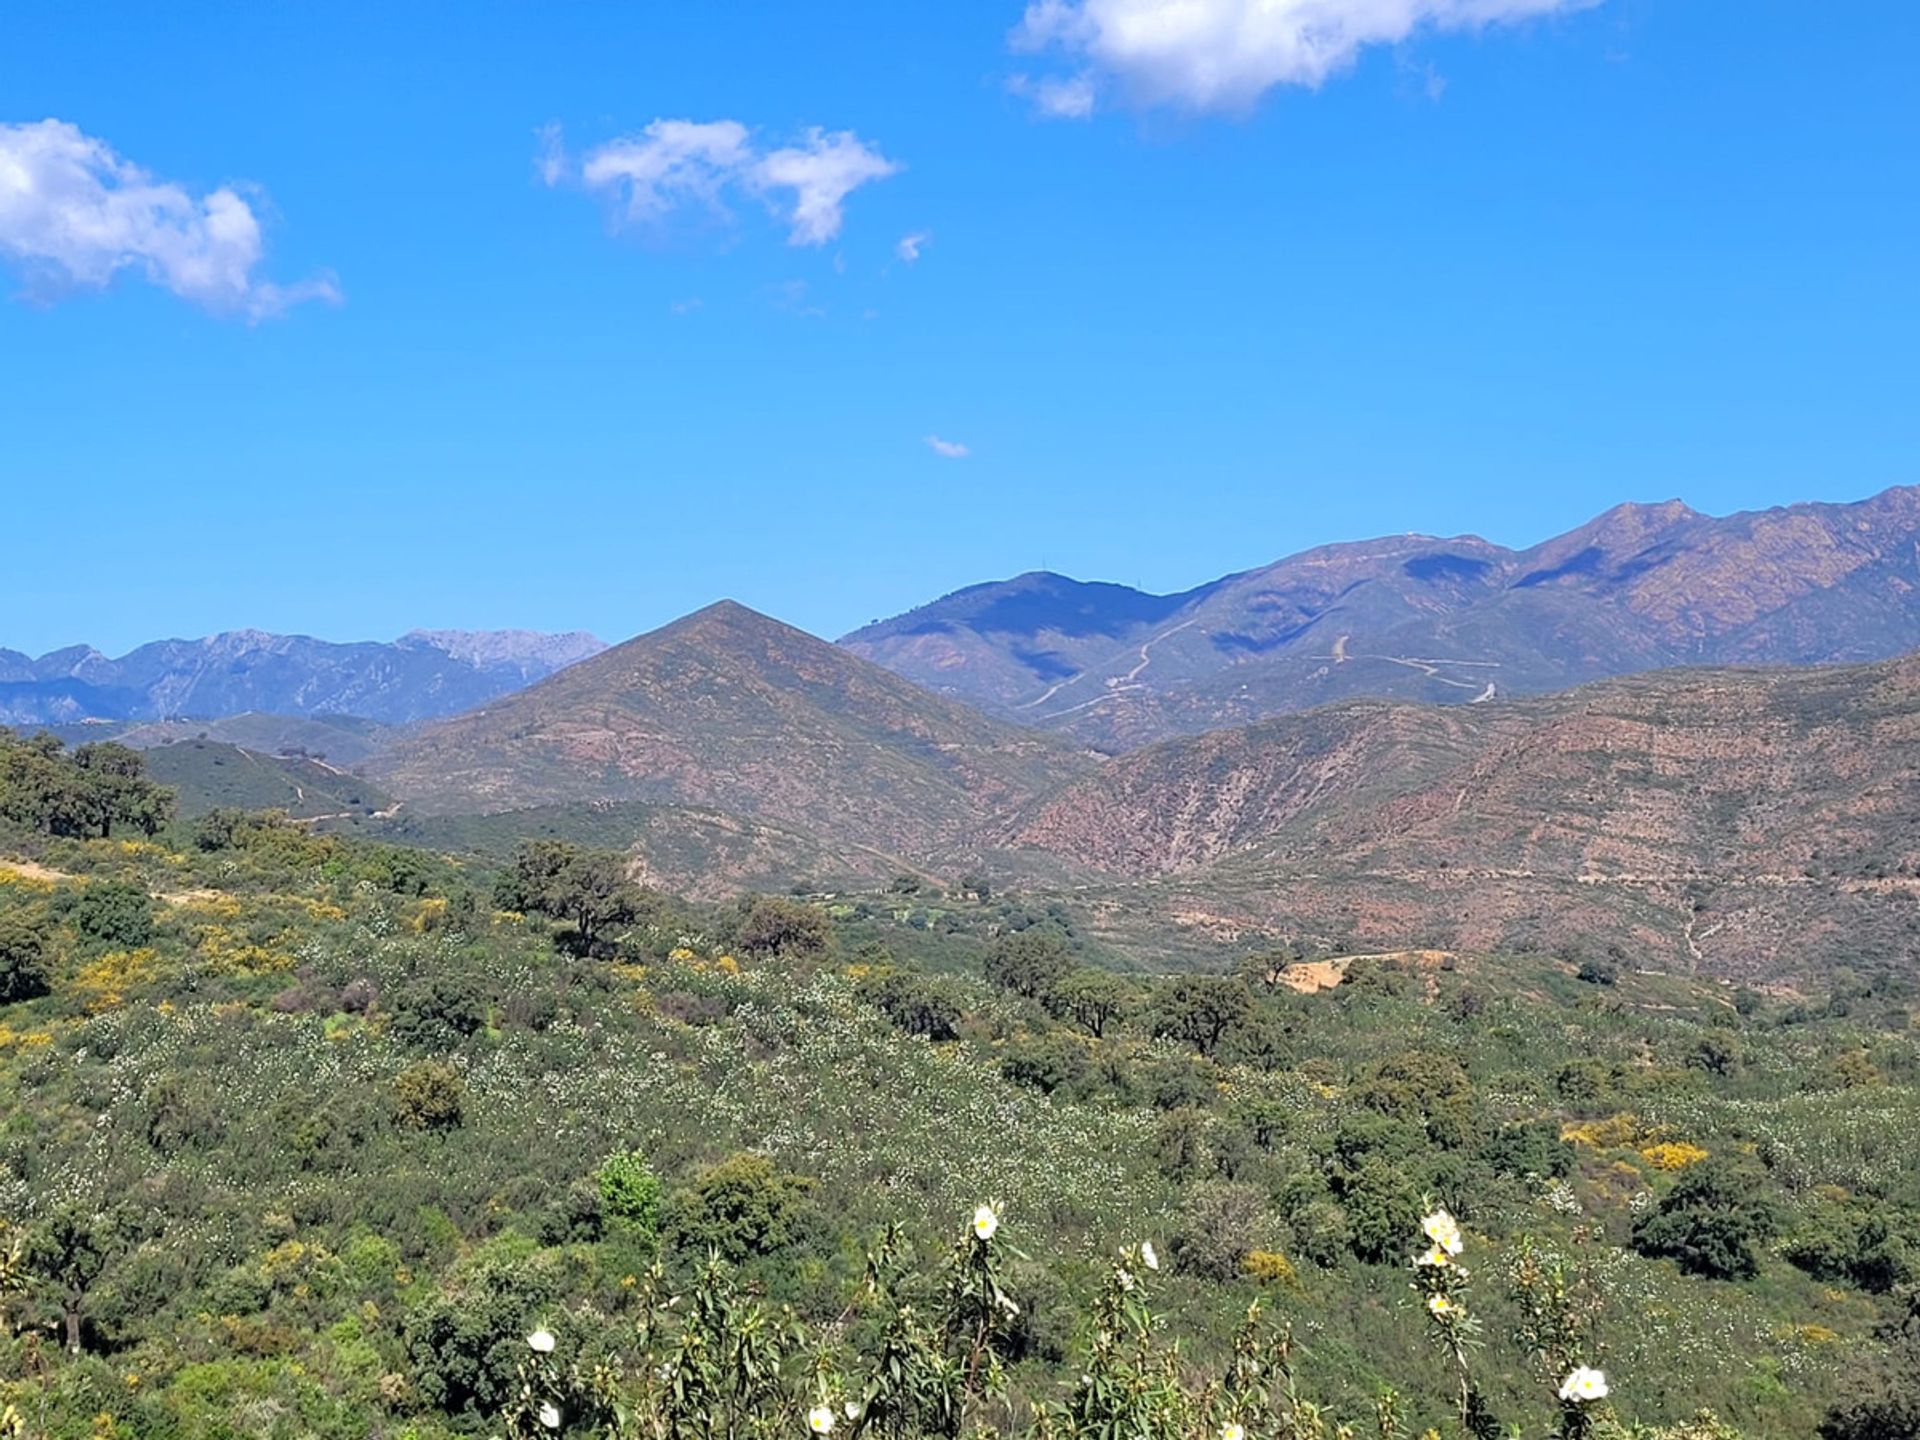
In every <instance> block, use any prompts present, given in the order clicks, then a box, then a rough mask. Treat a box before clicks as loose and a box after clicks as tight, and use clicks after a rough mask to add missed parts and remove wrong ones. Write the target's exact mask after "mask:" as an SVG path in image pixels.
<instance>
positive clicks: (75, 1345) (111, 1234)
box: [28, 1201, 122, 1355]
mask: <svg viewBox="0 0 1920 1440" xmlns="http://www.w3.org/2000/svg"><path fill="white" fill-rule="evenodd" d="M120 1218H121V1217H120V1216H118V1215H117V1214H115V1213H114V1212H113V1211H111V1210H94V1209H91V1208H89V1207H88V1206H87V1205H84V1204H82V1203H80V1202H77V1201H69V1202H67V1203H65V1204H62V1205H60V1206H59V1207H58V1208H56V1209H55V1210H54V1211H53V1213H52V1214H50V1215H49V1216H47V1218H46V1220H45V1221H43V1222H42V1223H41V1225H40V1226H39V1228H38V1229H36V1230H35V1231H34V1233H33V1237H32V1239H31V1240H30V1241H29V1244H28V1265H29V1267H30V1268H31V1269H32V1271H33V1272H34V1273H35V1274H37V1275H39V1276H41V1277H42V1278H43V1279H45V1281H46V1282H47V1283H48V1285H49V1287H50V1288H51V1289H52V1291H53V1296H54V1300H55V1302H56V1303H57V1304H58V1305H59V1307H60V1323H61V1329H62V1332H63V1334H64V1336H65V1340H66V1347H67V1353H68V1354H70V1355H78V1354H79V1353H80V1341H81V1326H82V1322H83V1321H84V1319H85V1317H86V1310H87V1300H88V1297H89V1295H90V1294H91V1293H92V1291H93V1287H94V1285H95V1283H96V1282H97V1281H98V1280H99V1279H100V1277H101V1275H102V1274H103V1273H104V1272H105V1270H106V1268H107V1266H108V1264H109V1263H111V1261H112V1260H113V1258H114V1257H115V1255H117V1254H118V1253H119V1251H120V1250H121V1248H122V1237H121V1230H122V1226H121V1224H120Z"/></svg>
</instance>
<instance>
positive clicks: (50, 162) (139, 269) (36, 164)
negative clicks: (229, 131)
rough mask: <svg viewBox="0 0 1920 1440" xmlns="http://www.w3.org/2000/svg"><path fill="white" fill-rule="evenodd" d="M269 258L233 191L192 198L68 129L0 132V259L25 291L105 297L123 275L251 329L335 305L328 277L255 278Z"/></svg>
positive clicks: (3, 128) (249, 210) (7, 128)
mask: <svg viewBox="0 0 1920 1440" xmlns="http://www.w3.org/2000/svg"><path fill="white" fill-rule="evenodd" d="M265 248H266V247H265V244H264V242H263V240H262V238H261V230H260V219H259V217H258V216H257V215H256V214H255V213H254V210H253V207H252V206H251V205H249V204H248V203H247V201H246V200H244V199H243V198H241V196H240V194H239V192H238V191H236V190H234V189H233V188H232V187H230V186H224V185H223V186H221V187H220V188H219V189H218V190H212V191H209V192H208V193H207V194H205V195H202V196H199V197H197V198H196V197H195V196H194V195H193V194H192V193H190V192H189V191H188V190H187V189H186V188H185V187H183V186H180V185H176V184H173V183H172V182H170V181H164V180H156V179H155V178H154V177H153V176H151V175H149V174H148V173H147V172H146V171H144V170H142V169H141V168H140V167H139V166H137V165H134V164H132V163H131V162H130V161H128V160H126V159H124V158H122V157H121V156H120V155H119V154H117V153H116V152H115V151H114V150H113V149H112V147H111V146H109V145H107V144H106V142H105V141H102V140H97V139H95V138H93V137H92V136H90V135H87V134H86V133H84V132H83V131H81V130H80V128H79V127H78V126H75V125H70V124H67V123H66V122H65V121H61V120H42V121H39V122H37V123H34V124H25V125H0V255H4V256H7V257H10V258H11V259H12V260H14V261H15V262H16V263H17V264H18V265H19V267H20V268H21V270H22V271H23V272H24V274H25V276H26V279H27V285H28V289H29V291H30V292H31V293H36V294H40V295H43V296H52V295H57V294H59V293H60V292H62V291H65V290H71V289H95V290H98V289H104V288H105V287H106V286H107V285H108V284H109V283H111V282H112V280H113V279H114V277H115V276H117V275H118V274H119V273H120V272H121V271H123V270H128V271H133V272H135V273H138V274H140V275H144V276H145V277H146V278H147V279H148V280H149V281H151V282H152V283H153V284H155V285H158V286H160V287H162V288H163V289H166V290H170V291H172V292H173V293H174V294H175V295H178V296H179V297H180V298H181V299H183V300H191V301H192V302H194V303H195V304H196V305H202V306H205V307H206V308H207V309H208V310H212V311H214V312H216V313H218V314H225V315H244V316H246V317H247V318H248V319H250V320H262V319H266V318H267V317H269V316H272V315H278V314H280V313H281V312H283V311H285V310H287V309H289V308H291V307H292V306H294V305H298V304H300V303H301V302H302V301H306V300H327V301H330V302H333V303H338V302H339V299H340V289H339V286H338V285H337V284H336V283H335V282H334V280H333V278H332V277H331V276H329V275H317V276H314V277H313V278H311V279H308V280H302V281H300V282H298V283H297V284H293V285H277V284H274V283H272V282H271V281H266V280H261V279H259V278H257V277H256V276H255V274H254V270H255V267H257V266H258V265H259V263H260V260H261V257H262V255H263V254H264V253H265Z"/></svg>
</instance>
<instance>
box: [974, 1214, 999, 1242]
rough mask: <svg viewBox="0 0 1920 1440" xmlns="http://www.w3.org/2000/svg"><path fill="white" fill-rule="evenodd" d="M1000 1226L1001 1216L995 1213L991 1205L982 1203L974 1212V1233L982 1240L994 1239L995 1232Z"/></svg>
mask: <svg viewBox="0 0 1920 1440" xmlns="http://www.w3.org/2000/svg"><path fill="white" fill-rule="evenodd" d="M999 1228H1000V1217H999V1216H998V1215H996V1214H994V1213H993V1207H992V1206H991V1205H982V1206H981V1207H980V1208H979V1209H978V1210H976V1211H974V1212H973V1233H974V1234H976V1235H978V1236H979V1237H980V1239H981V1240H982V1241H987V1240H991V1239H993V1232H994V1231H996V1230H998V1229H999Z"/></svg>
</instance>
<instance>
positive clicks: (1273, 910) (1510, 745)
mask: <svg viewBox="0 0 1920 1440" xmlns="http://www.w3.org/2000/svg"><path fill="white" fill-rule="evenodd" d="M1917 802H1920V656H1907V657H1903V658H1901V659H1898V660H1892V661H1885V662H1882V663H1879V664H1876V665H1867V666H1836V667H1823V668H1818V669H1786V668H1780V669H1749V670H1692V669H1676V670H1668V671H1662V672H1659V673H1656V674H1647V675H1636V676H1630V677H1624V678H1618V679H1611V680H1605V681H1600V682H1597V683H1595V684H1592V685H1588V686H1584V687H1581V688H1579V689H1575V690H1571V691H1567V692H1564V693H1560V694H1555V695H1548V696H1539V697H1534V698H1531V699H1526V700H1521V701H1518V702H1515V703H1514V704H1512V705H1502V706H1494V705H1485V706H1454V707H1449V708H1445V709H1440V708H1436V707H1433V706H1423V705H1410V704H1405V703H1396V702H1388V701H1348V702H1343V703H1339V704H1335V705H1331V706H1328V707H1325V708H1323V709H1319V710H1313V711H1308V712H1306V713H1303V714H1298V715H1286V716H1280V717H1277V718H1274V719H1270V720H1265V721H1262V722H1260V723H1259V724H1257V725H1252V726H1246V727H1242V728H1237V729H1229V730H1219V731H1213V732H1210V733H1208V734H1205V735H1199V736H1193V737H1190V738H1186V739H1180V740H1172V741H1168V742H1166V743H1164V744H1160V745H1154V746H1150V747H1148V748H1146V749H1144V750H1139V751H1136V752H1133V753H1131V754H1128V755H1123V756H1119V757H1117V758H1115V759H1113V760H1111V761H1109V762H1108V763H1107V764H1106V765H1104V766H1102V767H1101V769H1099V770H1098V771H1096V772H1094V773H1093V774H1091V775H1088V776H1086V777H1084V778H1082V779H1080V780H1077V781H1073V782H1071V783H1069V784H1067V785H1065V786H1063V787H1062V788H1060V789H1058V790H1056V791H1054V792H1053V793H1051V794H1049V795H1048V796H1046V797H1044V798H1043V799H1042V800H1040V801H1038V802H1036V804H1035V805H1034V806H1033V807H1032V808H1031V809H1030V810H1029V811H1028V812H1027V813H1026V814H1024V815H1023V816H1022V817H1021V818H1020V819H1019V820H1018V821H1017V822H1016V823H1015V824H1014V825H1013V826H1012V827H1011V828H1010V830H1009V831H1008V832H1007V833H1006V835H1005V836H1004V837H1003V840H1004V843H1006V844H1007V845H1008V846H1009V847H1010V851H1011V853H1012V854H1013V855H1015V856H1017V855H1019V854H1021V853H1028V854H1034V855H1037V856H1039V857H1041V858H1042V859H1043V860H1046V861H1048V862H1052V861H1056V860H1061V859H1064V860H1067V861H1070V862H1071V863H1073V864H1074V865H1077V866H1079V867H1081V874H1080V891H1081V893H1082V895H1083V898H1084V899H1085V900H1086V902H1087V903H1088V904H1089V905H1092V906H1094V907H1095V908H1096V909H1097V908H1099V907H1100V905H1101V901H1102V897H1101V895H1100V893H1099V891H1098V886H1097V881H1096V880H1095V878H1094V877H1096V876H1099V875H1103V874H1104V875H1107V876H1113V877H1120V878H1124V879H1125V881H1127V882H1128V884H1127V888H1126V889H1125V890H1124V891H1122V892H1118V893H1121V894H1123V895H1124V897H1125V904H1124V905H1123V906H1121V907H1119V909H1120V910H1121V911H1122V912H1124V913H1128V914H1133V915H1145V914H1148V913H1149V912H1153V911H1158V912H1159V913H1160V914H1162V915H1163V916H1177V917H1179V923H1180V924H1182V925H1188V926H1195V925H1198V926H1205V927H1210V928H1211V929H1213V930H1215V931H1217V932H1220V933H1229V934H1230V933H1235V932H1238V933H1254V934H1260V933H1279V934H1283V935H1293V936H1300V937H1317V938H1319V939H1321V940H1322V941H1323V942H1324V943H1329V944H1334V945H1337V946H1339V947H1341V948H1360V949H1367V948H1374V949H1382V948H1394V947H1399V946H1407V945H1431V946H1439V947H1443V948H1456V947H1458V948H1466V949H1471V950H1481V951H1494V950H1500V949H1523V950H1529V951H1534V952H1536V953H1537V952H1539V951H1542V950H1547V949H1563V948H1569V947H1570V948H1572V949H1574V950H1578V949H1580V948H1582V947H1596V946H1604V945H1605V944H1607V943H1609V942H1612V943H1615V944H1617V945H1619V946H1620V947H1621V950H1622V951H1623V952H1624V953H1629V954H1632V955H1635V956H1649V955H1650V956H1656V957H1659V960H1660V961H1661V962H1662V963H1674V964H1677V965H1681V966H1695V965H1698V966H1702V967H1704V968H1707V969H1709V970H1713V971H1717V972H1719V973H1722V974H1730V975H1739V976H1748V977H1753V978H1763V979H1780V978H1783V977H1788V976H1793V975H1806V974H1809V973H1815V972H1817V971H1818V970H1820V969H1822V968H1824V967H1827V966H1831V965H1832V964H1835V963H1850V964H1851V963H1858V964H1863V965H1865V964H1871V965H1885V964H1892V963H1899V964H1910V963H1912V962H1913V961H1914V960H1916V959H1920V904H1916V901H1920V803H1917ZM1143 879H1146V880H1151V881H1152V882H1153V883H1151V884H1149V885H1142V884H1140V883H1139V882H1140V881H1142V880H1143ZM1129 907H1130V908H1129Z"/></svg>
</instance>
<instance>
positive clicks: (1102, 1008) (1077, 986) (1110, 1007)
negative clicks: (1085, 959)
mask: <svg viewBox="0 0 1920 1440" xmlns="http://www.w3.org/2000/svg"><path fill="white" fill-rule="evenodd" d="M1132 1001H1133V987H1132V986H1131V985H1129V984H1128V983H1127V982H1126V981H1125V980H1122V979H1121V978H1120V977H1119V976H1118V975H1115V974H1114V973H1113V972H1112V971H1110V970H1096V969H1094V968H1093V967H1092V966H1090V965H1083V966H1081V967H1080V968H1079V969H1077V970H1074V971H1072V972H1071V973H1069V974H1068V975H1067V976H1066V977H1065V978H1064V979H1062V980H1060V981H1059V982H1058V983H1057V984H1055V985H1054V986H1053V987H1052V989H1050V990H1049V991H1048V992H1047V995H1046V1007H1047V1009H1048V1011H1049V1012H1050V1013H1052V1014H1053V1015H1054V1016H1055V1017H1056V1018H1057V1019H1061V1020H1071V1021H1072V1022H1073V1023H1074V1024H1075V1025H1078V1026H1079V1027H1080V1028H1081V1029H1082V1030H1085V1031H1086V1032H1087V1033H1088V1034H1089V1035H1091V1036H1093V1038H1094V1039H1096V1040H1098V1039H1100V1038H1102V1037H1103V1036H1104V1035H1105V1034H1106V1033H1107V1030H1108V1028H1109V1027H1110V1026H1111V1025H1113V1023H1114V1022H1115V1021H1117V1020H1118V1019H1119V1018H1120V1017H1121V1016H1122V1015H1124V1014H1126V1012H1127V1007H1128V1005H1130V1004H1131V1003H1132Z"/></svg>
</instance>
